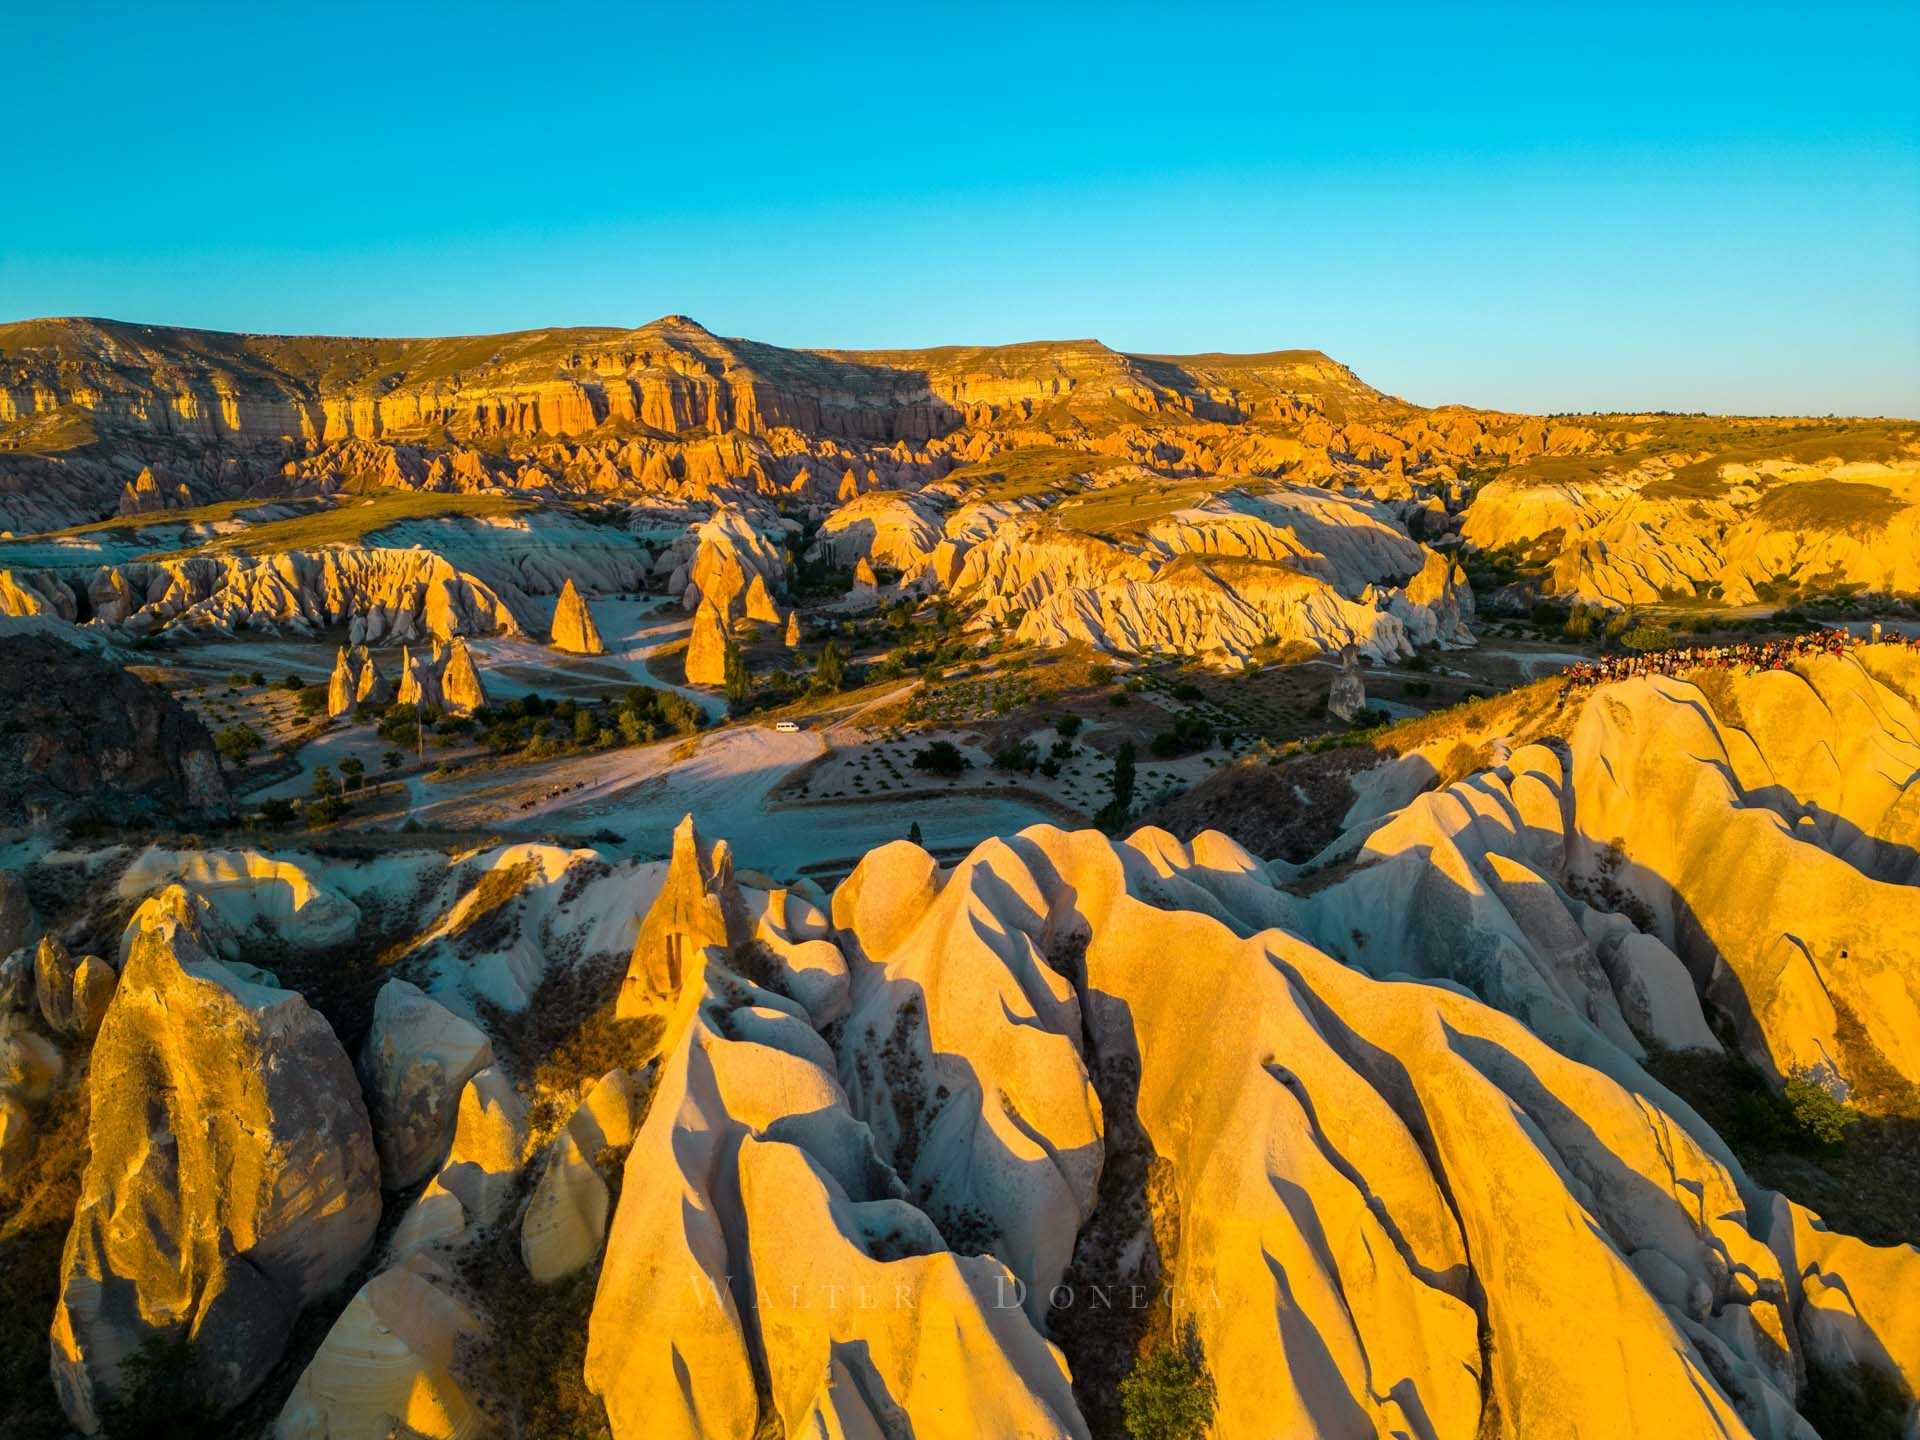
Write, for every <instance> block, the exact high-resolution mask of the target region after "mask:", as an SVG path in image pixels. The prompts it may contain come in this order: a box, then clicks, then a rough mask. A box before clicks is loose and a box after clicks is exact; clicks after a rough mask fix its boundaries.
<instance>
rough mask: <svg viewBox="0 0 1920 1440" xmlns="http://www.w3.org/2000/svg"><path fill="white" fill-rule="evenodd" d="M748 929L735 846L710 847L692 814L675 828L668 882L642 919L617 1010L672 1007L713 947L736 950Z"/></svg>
mask: <svg viewBox="0 0 1920 1440" xmlns="http://www.w3.org/2000/svg"><path fill="white" fill-rule="evenodd" d="M749 934H750V926H749V925H748V922H747V914H746V906H745V903H744V901H743V900H742V898H741V895H740V887H739V886H738V885H737V884H736V883H735V882H734V878H733V853H732V851H730V850H729V849H728V848H727V843H726V841H724V840H722V841H719V842H717V843H716V844H715V845H714V846H713V848H712V849H711V850H708V849H707V848H706V847H705V846H704V845H702V844H701V842H700V832H699V831H698V830H696V829H695V828H694V825H693V816H691V815H688V816H687V817H686V818H685V819H683V820H682V821H681V822H680V823H679V824H678V825H677V826H675V827H674V831H673V859H672V860H671V861H670V862H668V865H667V881H666V884H665V885H663V886H661V887H660V893H659V894H658V895H657V896H655V897H654V901H653V906H652V908H650V909H649V910H648V911H647V918H646V919H645V920H643V921H642V922H641V924H640V937H639V939H637V940H636V941H635V942H634V946H633V959H632V960H631V961H629V962H628V965H627V978H626V979H625V981H623V982H622V984H621V986H620V1000H619V1004H618V1006H617V1008H616V1013H617V1014H619V1015H621V1016H623V1017H625V1016H633V1015H645V1014H649V1013H652V1012H655V1011H657V1010H660V1009H662V1008H665V1007H669V1006H671V1005H672V1003H673V1001H674V999H675V998H676V997H678V995H679V994H680V986H681V985H682V983H683V982H684V981H685V980H686V977H687V976H688V974H690V973H691V972H692V970H693V967H694V963H695V962H696V961H697V960H698V959H699V958H700V957H701V955H702V954H703V952H704V951H705V950H706V949H707V948H708V947H718V948H719V949H722V950H727V949H731V948H732V947H733V946H735V945H739V944H743V943H745V941H746V940H747V938H748V936H749Z"/></svg>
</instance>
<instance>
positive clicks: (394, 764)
mask: <svg viewBox="0 0 1920 1440" xmlns="http://www.w3.org/2000/svg"><path fill="white" fill-rule="evenodd" d="M406 758H407V757H406V756H404V755H402V754H401V753H400V752H399V751H398V750H383V751H381V752H380V763H381V765H383V766H384V767H385V768H387V769H388V770H398V769H399V768H400V765H401V762H403V761H404V760H405V759H406Z"/></svg>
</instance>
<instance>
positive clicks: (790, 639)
mask: <svg viewBox="0 0 1920 1440" xmlns="http://www.w3.org/2000/svg"><path fill="white" fill-rule="evenodd" d="M801 638H802V636H801V632H800V612H799V611H798V610H797V609H796V610H789V611H788V612H787V634H786V642H787V648H788V649H789V650H798V649H799V648H800V641H801Z"/></svg>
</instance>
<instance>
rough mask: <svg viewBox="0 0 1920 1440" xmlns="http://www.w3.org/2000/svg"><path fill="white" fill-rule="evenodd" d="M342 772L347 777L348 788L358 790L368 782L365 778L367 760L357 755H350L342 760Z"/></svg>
mask: <svg viewBox="0 0 1920 1440" xmlns="http://www.w3.org/2000/svg"><path fill="white" fill-rule="evenodd" d="M340 773H341V775H343V776H345V777H346V788H347V789H349V790H358V789H359V788H360V787H361V785H363V784H365V783H366V782H365V779H364V777H365V775H366V773H367V766H366V762H365V761H363V760H361V759H360V757H359V756H357V755H349V756H347V758H346V759H344V760H342V761H341V762H340Z"/></svg>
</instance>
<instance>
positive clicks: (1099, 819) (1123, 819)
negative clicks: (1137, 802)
mask: <svg viewBox="0 0 1920 1440" xmlns="http://www.w3.org/2000/svg"><path fill="white" fill-rule="evenodd" d="M1132 815H1133V742H1132V741H1131V740H1128V741H1126V742H1124V743H1123V744H1122V745H1121V746H1120V750H1119V753H1118V754H1116V755H1115V756H1114V757H1113V799H1111V800H1109V801H1108V802H1107V803H1106V805H1104V806H1103V807H1102V808H1101V810H1100V813H1099V814H1098V815H1096V816H1094V817H1093V818H1094V822H1095V823H1096V824H1098V825H1099V826H1100V828H1101V829H1103V830H1118V829H1119V828H1120V827H1121V826H1122V825H1125V824H1126V823H1127V821H1128V819H1130V818H1131V817H1132Z"/></svg>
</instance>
